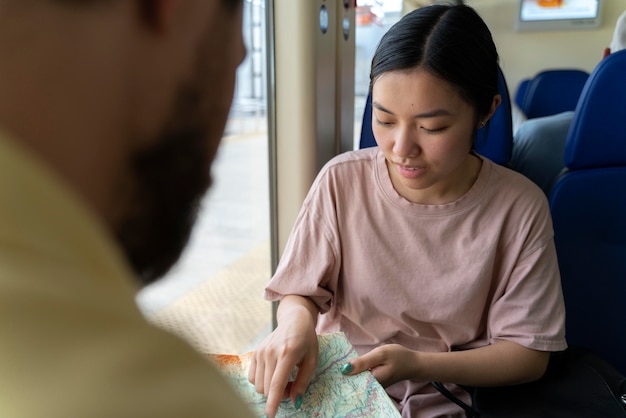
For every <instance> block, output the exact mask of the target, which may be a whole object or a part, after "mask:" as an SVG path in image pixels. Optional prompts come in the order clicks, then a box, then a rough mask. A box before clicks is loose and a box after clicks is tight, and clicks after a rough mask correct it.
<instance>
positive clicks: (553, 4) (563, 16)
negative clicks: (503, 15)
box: [515, 0, 602, 31]
mask: <svg viewBox="0 0 626 418" xmlns="http://www.w3.org/2000/svg"><path fill="white" fill-rule="evenodd" d="M601 23H602V0H518V12H517V18H516V20H515V29H516V30H518V31H543V30H578V29H593V28H597V27H599V26H600V24H601Z"/></svg>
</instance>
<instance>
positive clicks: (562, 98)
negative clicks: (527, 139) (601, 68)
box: [522, 68, 589, 119]
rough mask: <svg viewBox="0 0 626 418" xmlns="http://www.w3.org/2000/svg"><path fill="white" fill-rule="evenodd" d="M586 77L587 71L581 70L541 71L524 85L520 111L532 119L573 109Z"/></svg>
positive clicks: (587, 76) (587, 75)
mask: <svg viewBox="0 0 626 418" xmlns="http://www.w3.org/2000/svg"><path fill="white" fill-rule="evenodd" d="M588 78H589V73H587V72H586V71H583V70H576V69H568V68H566V69H553V70H544V71H541V72H540V73H538V74H537V75H536V76H535V77H533V78H532V80H531V81H530V82H529V83H528V86H527V87H526V93H525V94H524V104H523V106H522V111H523V112H524V114H525V115H526V116H527V117H528V119H532V118H540V117H542V116H550V115H556V114H557V113H562V112H566V111H568V110H574V109H575V108H576V104H577V103H578V98H579V97H580V93H581V91H582V89H583V86H584V85H585V82H586V81H587V79H588Z"/></svg>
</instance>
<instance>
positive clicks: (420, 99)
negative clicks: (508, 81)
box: [372, 69, 481, 204]
mask: <svg viewBox="0 0 626 418" xmlns="http://www.w3.org/2000/svg"><path fill="white" fill-rule="evenodd" d="M372 129H373V131H374V137H375V138H376V142H377V143H378V146H379V148H380V149H381V151H382V152H383V154H384V155H385V158H386V162H387V169H388V170H389V175H390V177H391V181H392V183H393V185H394V187H395V189H396V191H397V192H398V193H399V194H400V195H401V196H403V197H404V198H405V199H407V200H409V201H411V202H415V203H421V204H444V203H449V202H452V201H454V200H456V199H458V198H459V197H461V196H462V195H463V194H465V193H466V192H467V191H468V190H469V189H470V187H471V186H472V184H473V183H474V181H475V180H476V177H477V176H478V172H479V171H480V166H481V162H480V160H479V159H478V158H477V157H475V156H472V155H471V154H470V149H471V147H472V141H473V138H474V134H475V132H476V129H477V126H476V119H475V110H474V108H473V107H472V106H471V105H470V104H469V103H467V102H466V101H464V100H463V99H461V97H460V95H459V94H458V93H457V92H456V91H455V90H454V89H453V88H452V86H451V85H450V84H449V83H447V82H446V81H443V80H442V79H440V78H437V77H435V76H433V75H431V74H430V73H428V72H426V71H424V70H421V69H417V70H410V71H390V72H387V73H384V74H383V75H381V76H380V77H379V78H378V79H377V80H376V81H375V83H374V85H373V87H372Z"/></svg>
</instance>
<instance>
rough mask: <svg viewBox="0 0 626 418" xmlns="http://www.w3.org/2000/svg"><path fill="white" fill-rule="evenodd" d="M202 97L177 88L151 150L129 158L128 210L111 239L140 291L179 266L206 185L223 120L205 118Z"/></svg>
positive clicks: (190, 88)
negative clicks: (170, 110) (167, 119)
mask: <svg viewBox="0 0 626 418" xmlns="http://www.w3.org/2000/svg"><path fill="white" fill-rule="evenodd" d="M202 93H203V89H202V88H201V87H200V85H199V84H197V83H196V84H195V85H194V84H193V83H191V84H188V85H186V86H183V87H181V88H180V90H179V93H178V95H177V100H176V105H175V106H174V112H173V116H172V117H171V120H170V123H168V124H167V125H166V127H165V128H164V130H163V131H162V133H161V134H160V138H159V140H158V141H157V142H156V145H153V146H151V147H150V148H149V149H146V150H142V151H137V152H135V154H134V155H133V156H132V157H131V170H132V174H133V187H132V191H133V193H132V202H133V204H132V205H131V210H130V211H129V213H127V215H126V216H125V217H124V218H123V219H122V221H121V222H120V224H119V228H118V230H117V234H116V235H117V239H118V242H119V243H120V244H121V246H122V248H123V250H124V252H125V254H126V256H127V258H128V261H129V263H130V265H131V267H132V268H133V270H134V271H135V273H136V274H137V276H138V278H139V280H140V283H141V284H142V285H147V284H150V283H152V282H154V281H156V280H157V279H158V278H160V277H161V276H163V275H164V274H165V273H167V271H168V270H169V269H170V268H171V267H172V266H173V265H174V264H175V263H176V262H177V261H178V259H179V258H180V256H181V254H182V252H183V250H184V249H185V247H186V245H187V243H188V241H189V237H190V235H191V230H192V228H193V225H194V223H195V221H196V218H197V214H198V211H199V209H200V205H201V201H202V197H203V196H204V194H205V192H206V191H207V189H208V188H209V186H210V185H211V176H210V168H211V162H212V160H213V158H214V156H215V152H216V148H217V143H219V140H220V138H221V136H222V134H223V129H224V124H225V118H224V120H223V121H222V122H219V121H217V120H215V119H213V118H211V117H206V114H207V113H206V112H203V111H202V110H204V109H203V106H202V103H201V102H202V100H201V99H202V97H206V95H203V94H202ZM207 133H213V135H212V137H211V138H207ZM211 141H213V142H211Z"/></svg>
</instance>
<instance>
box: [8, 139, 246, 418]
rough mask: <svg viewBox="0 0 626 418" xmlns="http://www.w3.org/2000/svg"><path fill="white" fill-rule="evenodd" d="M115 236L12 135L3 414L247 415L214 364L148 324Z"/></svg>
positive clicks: (65, 417) (26, 417) (14, 417)
mask: <svg viewBox="0 0 626 418" xmlns="http://www.w3.org/2000/svg"><path fill="white" fill-rule="evenodd" d="M137 290H138V288H137V285H136V284H135V280H134V277H133V273H132V272H131V271H130V269H129V267H128V265H127V263H126V261H125V259H124V257H123V255H122V253H121V252H120V250H119V248H118V247H117V245H116V244H115V242H114V240H113V239H112V237H111V235H110V234H109V232H108V231H107V230H106V229H105V227H104V225H103V224H102V223H101V222H99V221H98V220H97V218H96V217H95V216H94V215H93V214H92V213H90V211H89V210H88V209H87V208H86V207H85V205H84V204H83V203H82V202H81V201H80V200H79V199H78V197H77V196H75V195H74V194H73V193H72V192H71V191H70V189H69V188H68V187H67V186H66V185H65V184H64V183H63V182H62V181H61V180H60V178H58V177H57V176H56V175H55V173H53V172H52V171H49V170H48V168H47V167H45V165H44V164H41V163H39V162H38V161H36V159H35V158H33V157H32V156H29V155H28V153H27V152H25V150H23V149H21V148H19V146H18V145H17V144H16V143H14V142H12V141H11V140H9V139H8V138H7V136H6V135H2V134H0V417H7V418H9V417H10V418H35V417H45V418H56V417H58V418H61V417H62V418H96V417H102V418H104V417H106V418H126V417H133V418H134V417H150V418H158V417H168V418H172V417H176V418H179V417H189V418H201V417H246V416H251V413H250V412H249V410H248V409H247V407H246V406H245V404H244V402H243V401H241V400H240V399H239V398H238V397H237V395H236V394H235V392H234V391H233V389H232V388H231V387H230V385H229V384H228V383H226V381H225V380H224V378H223V377H222V376H221V375H220V374H219V373H218V371H217V370H216V369H215V368H214V367H213V366H212V365H211V364H210V363H209V361H208V359H205V358H203V357H202V356H201V355H200V354H198V353H196V352H195V351H194V350H193V349H192V348H190V347H189V346H188V345H187V344H185V343H184V342H183V341H181V340H180V339H179V338H178V337H175V336H173V335H170V334H168V333H166V332H164V331H162V330H160V329H157V328H155V327H153V326H152V325H150V324H148V323H147V322H146V321H145V319H144V318H143V316H142V315H141V313H140V311H139V310H138V308H137V306H136V304H135V294H136V292H137Z"/></svg>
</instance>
